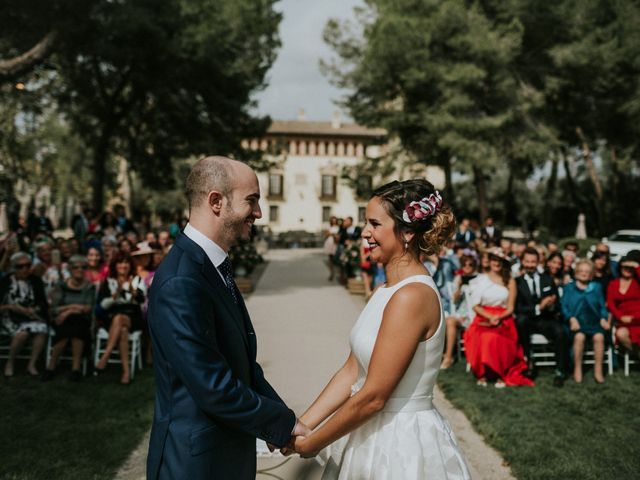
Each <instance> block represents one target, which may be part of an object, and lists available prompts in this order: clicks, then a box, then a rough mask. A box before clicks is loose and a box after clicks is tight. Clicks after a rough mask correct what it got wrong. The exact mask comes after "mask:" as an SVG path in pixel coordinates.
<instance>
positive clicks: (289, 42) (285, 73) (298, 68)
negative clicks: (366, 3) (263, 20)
mask: <svg viewBox="0 0 640 480" xmlns="http://www.w3.org/2000/svg"><path fill="white" fill-rule="evenodd" d="M359 5H362V0H323V1H320V2H319V1H314V0H283V1H282V2H280V3H279V4H277V7H276V8H278V9H279V10H280V11H282V12H283V20H282V23H281V24H280V37H281V39H282V47H281V49H280V52H279V53H278V58H277V59H276V61H275V63H274V65H273V66H272V67H271V70H270V71H269V73H268V74H267V78H268V80H269V86H268V87H267V88H266V89H265V90H263V91H262V92H259V93H258V94H257V95H256V97H255V98H256V99H257V100H258V108H257V111H258V113H260V114H262V115H265V114H268V115H270V116H271V117H272V118H274V119H282V120H288V119H293V118H296V116H297V113H298V110H299V109H300V108H304V109H305V111H306V116H307V118H308V119H309V120H329V119H330V118H331V114H332V112H333V111H335V110H337V109H338V107H336V105H335V104H334V103H333V102H334V101H335V100H338V99H339V98H340V97H341V96H343V95H344V93H345V92H344V91H340V90H339V89H337V88H335V87H334V86H332V85H331V84H330V83H329V79H328V78H326V77H325V76H323V75H322V73H320V66H319V65H320V59H321V58H325V59H327V58H330V56H331V54H332V52H331V49H330V48H329V47H328V46H327V45H326V44H325V43H324V41H323V40H322V31H323V29H324V26H325V25H326V23H327V21H328V20H329V19H330V18H334V17H335V18H340V19H353V8H354V7H355V6H359ZM343 114H347V112H343Z"/></svg>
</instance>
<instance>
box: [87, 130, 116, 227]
mask: <svg viewBox="0 0 640 480" xmlns="http://www.w3.org/2000/svg"><path fill="white" fill-rule="evenodd" d="M110 139H111V134H110V131H108V130H106V129H105V131H103V133H102V136H101V138H100V141H99V143H98V146H97V147H96V149H95V150H94V152H93V179H92V182H91V183H92V185H91V186H92V189H93V192H92V206H93V211H94V212H96V214H97V215H99V214H101V213H102V211H103V208H104V184H105V182H106V178H105V177H106V171H107V159H108V157H109V141H110Z"/></svg>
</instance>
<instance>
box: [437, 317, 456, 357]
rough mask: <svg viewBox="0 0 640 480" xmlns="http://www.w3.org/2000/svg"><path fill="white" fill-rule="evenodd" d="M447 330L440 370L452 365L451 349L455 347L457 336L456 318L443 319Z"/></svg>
mask: <svg viewBox="0 0 640 480" xmlns="http://www.w3.org/2000/svg"><path fill="white" fill-rule="evenodd" d="M445 324H446V326H447V330H446V333H445V342H446V343H445V345H446V346H445V350H444V357H443V358H442V363H441V364H440V368H442V369H446V368H449V367H450V366H451V365H452V364H453V349H454V347H455V346H456V339H457V335H458V319H457V318H456V317H447V318H446V319H445Z"/></svg>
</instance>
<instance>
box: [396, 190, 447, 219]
mask: <svg viewBox="0 0 640 480" xmlns="http://www.w3.org/2000/svg"><path fill="white" fill-rule="evenodd" d="M441 208H442V196H441V195H440V192H438V191H437V190H436V191H435V193H432V194H431V195H429V196H428V197H424V198H423V199H422V200H419V201H414V202H411V203H410V204H408V205H406V206H405V207H404V211H403V212H402V219H403V220H404V221H405V222H407V223H413V222H419V221H421V220H426V219H428V218H430V217H432V216H434V215H435V214H436V213H438V212H439V211H440V209H441Z"/></svg>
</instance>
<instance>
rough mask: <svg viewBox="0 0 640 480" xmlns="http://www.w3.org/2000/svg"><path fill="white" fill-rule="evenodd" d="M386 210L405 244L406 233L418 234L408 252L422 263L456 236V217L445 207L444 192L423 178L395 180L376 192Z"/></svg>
mask: <svg viewBox="0 0 640 480" xmlns="http://www.w3.org/2000/svg"><path fill="white" fill-rule="evenodd" d="M371 197H372V198H373V197H377V198H379V199H380V201H381V202H382V206H383V208H384V209H385V210H386V212H387V213H388V214H389V216H390V217H391V218H393V221H394V222H395V231H396V233H397V235H398V238H399V239H400V241H402V242H404V236H403V234H404V233H409V232H410V233H414V236H413V238H412V239H411V241H410V242H409V243H408V245H407V253H409V254H410V255H411V256H412V257H414V258H415V259H417V260H419V259H420V254H424V255H434V254H436V255H437V254H438V253H440V248H441V247H442V245H444V244H445V243H446V242H447V241H448V240H449V239H451V238H452V237H453V234H454V233H455V229H456V218H455V216H454V215H453V212H452V211H451V208H449V207H448V206H446V205H444V204H443V201H442V197H441V196H440V193H439V192H438V191H437V190H436V189H435V188H434V186H433V185H432V184H431V183H430V182H428V181H427V180H425V179H423V178H415V179H411V180H404V181H402V182H398V181H397V180H396V181H393V182H391V183H387V184H386V185H383V186H381V187H379V188H377V189H376V190H374V192H373V194H372V195H371Z"/></svg>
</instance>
